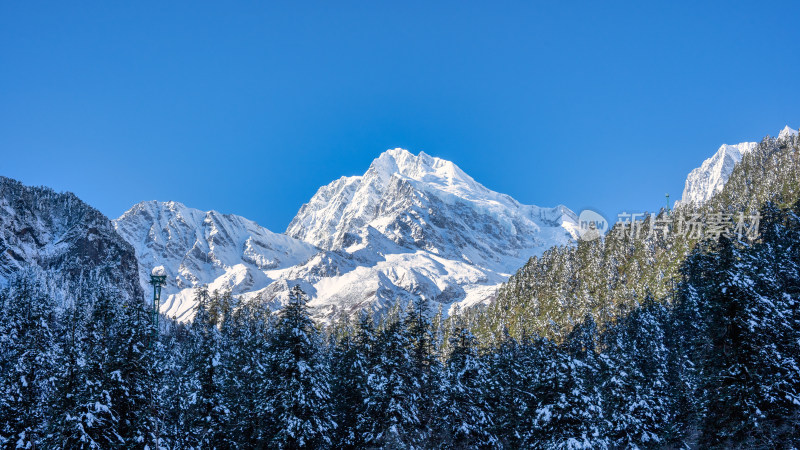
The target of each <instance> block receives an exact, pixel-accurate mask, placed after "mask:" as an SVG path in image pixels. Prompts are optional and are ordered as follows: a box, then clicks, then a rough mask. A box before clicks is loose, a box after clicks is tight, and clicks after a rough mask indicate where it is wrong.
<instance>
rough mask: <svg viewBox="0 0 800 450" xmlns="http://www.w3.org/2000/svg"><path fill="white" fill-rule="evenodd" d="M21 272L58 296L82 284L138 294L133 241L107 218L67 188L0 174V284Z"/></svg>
mask: <svg viewBox="0 0 800 450" xmlns="http://www.w3.org/2000/svg"><path fill="white" fill-rule="evenodd" d="M23 272H24V273H27V274H29V275H30V276H35V277H46V278H47V279H49V280H50V281H51V282H52V283H51V284H52V285H54V286H57V289H58V290H60V291H61V292H60V293H61V294H62V296H63V298H68V297H75V296H76V295H77V292H76V291H77V290H78V289H80V288H81V285H83V286H84V287H88V288H93V289H94V288H96V289H100V288H103V287H109V288H112V289H114V290H116V291H118V292H119V293H120V295H121V296H122V297H123V298H139V299H141V298H143V292H142V288H141V284H140V283H139V282H138V281H139V280H138V275H137V273H138V264H137V260H136V257H135V253H134V250H133V247H131V246H130V244H128V243H127V242H126V241H125V240H124V239H123V238H122V237H121V236H120V235H119V234H117V232H116V230H115V229H114V226H113V224H112V223H111V221H110V220H109V219H108V218H106V217H105V216H104V215H103V214H101V213H100V212H99V211H97V210H96V209H94V208H92V207H91V206H89V205H87V204H86V203H84V202H82V201H81V200H80V199H78V198H77V197H76V196H75V195H73V194H71V193H57V192H55V191H53V190H52V189H48V188H42V187H28V186H24V185H22V184H21V183H19V182H18V181H15V180H12V179H9V178H5V177H0V284H5V283H6V282H7V281H8V280H9V279H10V278H12V277H14V276H16V275H18V274H21V273H23Z"/></svg>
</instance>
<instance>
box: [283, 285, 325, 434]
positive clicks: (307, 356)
mask: <svg viewBox="0 0 800 450" xmlns="http://www.w3.org/2000/svg"><path fill="white" fill-rule="evenodd" d="M306 301H307V298H306V294H305V293H304V292H303V291H302V290H301V289H300V287H299V286H295V287H294V288H292V290H291V291H290V293H289V303H288V304H287V305H286V306H285V307H284V308H283V310H281V312H280V321H279V322H278V324H277V327H276V330H275V334H274V336H273V339H272V346H271V349H270V362H269V364H270V367H271V370H272V372H271V379H270V392H271V393H272V397H271V398H270V409H271V410H272V411H273V414H274V417H275V425H274V434H273V436H272V439H271V445H272V446H274V447H276V448H306V447H311V448H320V447H328V446H330V445H331V444H332V440H331V436H332V434H333V430H334V429H335V428H336V423H335V422H334V421H333V420H331V411H330V408H329V405H330V386H329V384H328V380H329V370H328V367H326V366H325V364H324V361H323V359H322V355H321V352H320V348H321V344H320V336H319V331H318V330H317V328H316V327H315V326H314V322H313V321H312V320H311V318H310V316H309V313H308V309H307V307H306Z"/></svg>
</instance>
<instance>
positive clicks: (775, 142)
mask: <svg viewBox="0 0 800 450" xmlns="http://www.w3.org/2000/svg"><path fill="white" fill-rule="evenodd" d="M787 128H788V127H787ZM740 145H741V144H740ZM722 150H725V151H728V150H729V149H727V150H726V148H725V146H723V148H722V149H721V151H722ZM719 155H720V153H718V154H717V155H715V157H712V160H713V159H714V158H716V157H718V156H719ZM707 162H708V161H707ZM704 167H706V164H705V163H704ZM728 169H730V175H729V177H725V178H726V181H727V182H726V183H724V186H723V188H722V189H721V191H719V192H717V193H716V194H712V195H711V196H709V197H708V198H707V199H706V200H704V201H703V202H686V203H684V202H681V203H680V204H679V205H678V206H677V207H676V209H675V210H673V211H672V213H671V214H670V215H668V214H667V213H666V211H663V210H662V211H661V212H660V213H658V215H657V216H656V217H655V221H654V220H653V217H652V216H650V215H647V214H645V215H644V217H645V220H644V221H643V222H642V223H641V225H640V227H639V230H638V232H637V234H638V237H635V236H634V235H633V232H634V229H633V228H632V227H631V226H630V225H629V226H628V227H627V228H623V227H622V226H620V225H619V224H617V225H615V226H614V227H613V228H612V229H611V230H610V231H609V233H608V234H607V235H606V236H605V237H604V238H603V239H597V240H594V241H589V242H584V241H580V242H578V244H577V245H575V246H562V247H554V248H552V249H550V250H548V251H546V252H545V253H544V254H543V255H542V256H541V257H534V258H531V260H530V261H528V262H527V263H526V264H525V265H524V266H523V267H522V268H521V269H520V270H519V271H518V272H517V273H515V274H514V275H513V276H511V277H510V279H509V281H508V282H507V283H505V284H504V285H503V286H502V287H501V288H500V289H499V292H498V296H497V300H496V301H495V302H494V303H492V304H490V305H488V306H487V307H486V308H485V309H482V310H477V311H474V312H472V313H471V314H474V317H472V318H471V320H472V321H473V322H474V323H475V327H476V330H477V331H478V333H479V335H480V336H481V338H482V339H484V340H486V341H493V340H495V339H501V338H502V336H503V334H504V330H506V329H507V330H508V331H509V332H510V333H511V335H512V336H515V337H522V336H524V335H531V334H537V335H540V336H545V337H550V338H553V339H555V340H557V341H558V340H562V339H564V338H565V336H566V335H567V334H568V333H569V332H570V331H571V330H572V327H573V326H575V325H576V324H578V323H580V322H581V321H583V320H584V319H585V318H586V317H592V318H593V319H594V321H595V322H597V323H598V324H599V326H600V327H601V328H602V327H603V326H605V325H607V324H610V323H612V322H613V321H614V320H616V318H618V317H623V316H625V315H626V314H627V313H628V312H629V311H631V310H633V309H634V308H635V307H636V306H637V305H639V304H641V303H643V302H644V301H645V299H646V298H648V297H649V298H651V299H654V300H658V301H671V299H672V296H673V295H674V289H675V288H676V286H677V285H678V283H679V282H680V280H681V274H680V267H681V265H682V264H683V262H684V260H685V258H686V256H687V255H688V254H689V253H690V252H691V250H692V249H693V248H694V247H695V245H696V244H697V243H698V242H700V241H701V240H703V239H706V240H709V239H710V240H714V239H716V237H718V235H719V232H720V228H719V227H717V229H716V231H714V230H713V229H712V228H711V227H710V226H709V225H710V224H713V223H714V221H717V223H719V221H721V220H727V223H730V224H732V226H730V227H727V233H729V234H731V235H734V236H736V238H737V239H746V236H742V234H746V232H747V230H748V229H747V228H743V229H741V230H737V229H736V228H735V225H736V223H737V222H738V221H739V214H740V213H741V214H743V215H744V216H743V218H744V220H743V221H742V223H745V224H746V225H747V226H750V225H753V223H752V222H753V221H754V219H751V218H750V215H752V214H756V213H758V211H759V210H760V209H761V207H762V206H763V205H764V204H766V203H767V202H768V201H772V202H775V203H776V204H777V205H778V206H782V207H791V206H792V205H794V203H795V202H797V201H798V199H800V138H798V134H797V132H796V131H792V130H789V131H787V130H786V129H784V131H782V132H781V134H780V135H779V137H777V138H772V137H766V138H764V139H763V140H762V141H761V142H760V143H758V144H757V145H755V146H753V147H752V149H751V150H749V151H747V152H745V154H744V155H743V156H742V158H741V161H740V162H739V163H738V164H736V165H735V166H734V167H732V168H730V167H728V168H726V170H728ZM696 174H697V170H695V171H693V172H692V174H690V175H689V177H690V178H692V177H693V176H695V175H696ZM690 184H691V183H690V182H689V181H687V186H689V185H690ZM709 186H710V187H709V189H711V190H712V191H716V190H717V187H716V186H711V185H709ZM701 197H702V196H697V195H694V196H692V195H690V196H689V197H688V198H694V199H698V198H701ZM702 198H704V197H702ZM719 214H729V216H719ZM726 217H727V218H726ZM696 218H699V219H697V220H699V221H700V222H702V223H703V224H704V227H703V228H702V230H703V232H702V233H700V234H699V235H697V234H696V230H697V227H695V228H692V226H693V225H692V223H693V221H696ZM664 229H666V230H667V232H666V233H665V232H664V231H663V230H664Z"/></svg>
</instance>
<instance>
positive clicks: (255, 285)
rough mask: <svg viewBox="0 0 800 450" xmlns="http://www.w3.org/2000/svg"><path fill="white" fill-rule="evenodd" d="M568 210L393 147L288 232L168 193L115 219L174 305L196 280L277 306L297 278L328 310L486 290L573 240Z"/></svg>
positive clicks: (320, 308) (324, 194) (465, 299)
mask: <svg viewBox="0 0 800 450" xmlns="http://www.w3.org/2000/svg"><path fill="white" fill-rule="evenodd" d="M576 221H577V218H576V216H575V214H574V213H573V212H572V211H570V210H569V209H567V208H566V207H564V206H557V207H555V208H539V207H536V206H529V205H522V204H520V203H519V202H517V201H516V200H514V199H513V198H511V197H509V196H507V195H504V194H499V193H496V192H493V191H491V190H489V189H487V188H485V187H484V186H482V185H480V184H479V183H477V182H476V181H475V180H473V179H472V178H471V177H469V176H468V175H467V174H465V173H464V172H463V171H462V170H461V169H459V168H458V167H457V166H456V165H455V164H453V163H451V162H449V161H445V160H442V159H439V158H434V157H431V156H428V155H426V154H424V153H420V154H419V155H413V154H411V153H410V152H408V151H406V150H402V149H394V150H389V151H386V152H384V153H383V154H381V155H380V156H379V157H378V158H377V159H375V160H374V161H373V162H372V164H371V165H370V167H369V169H368V170H367V172H366V173H365V174H364V175H363V176H357V177H343V178H340V179H339V180H336V181H334V182H333V183H331V184H329V185H327V186H323V187H322V188H320V189H319V191H318V192H317V193H316V194H315V195H314V197H313V198H312V199H311V200H310V201H309V203H307V204H306V205H304V206H303V207H302V208H301V209H300V211H299V213H298V214H297V216H296V217H295V218H294V219H293V220H292V222H291V224H290V225H289V227H288V230H287V232H286V235H279V234H275V233H271V232H269V231H268V230H266V229H264V228H261V227H259V226H258V225H256V224H255V223H253V222H251V221H248V220H246V219H243V218H241V217H236V216H223V215H220V214H218V213H215V212H209V213H205V212H201V211H198V210H193V209H191V208H187V207H185V206H183V205H181V204H179V203H173V202H169V203H156V202H148V203H141V204H138V205H136V206H134V207H133V208H132V209H131V210H130V211H128V212H126V213H125V214H124V215H123V216H122V217H120V218H119V219H117V220H116V221H115V225H116V227H117V230H118V231H119V232H120V234H121V235H122V236H124V237H125V238H126V239H127V240H128V241H129V242H130V243H131V244H132V245H133V246H134V247H135V248H136V253H137V257H138V258H139V261H140V265H141V267H142V269H141V271H140V278H141V282H142V283H143V285H145V286H146V283H147V280H148V279H149V273H148V270H149V269H150V268H152V267H154V266H157V265H163V266H164V267H165V268H166V270H167V273H168V280H170V282H171V284H172V286H171V287H170V286H168V287H167V288H166V290H165V293H166V294H167V299H166V301H165V302H164V306H163V309H162V311H163V312H165V313H166V314H168V315H170V316H177V317H178V318H179V319H182V320H187V319H190V318H191V314H192V313H191V308H192V306H193V300H192V288H193V287H194V286H197V285H200V284H209V285H210V288H212V289H215V288H223V287H229V288H231V289H233V292H234V293H235V294H239V295H241V297H242V298H244V299H246V300H247V299H254V298H257V299H259V300H260V301H264V302H268V303H270V304H271V305H272V306H273V307H274V308H279V307H280V306H281V305H282V304H283V303H284V302H285V301H286V295H287V291H288V287H289V286H291V285H294V284H300V286H301V287H302V288H303V289H304V290H306V292H308V293H309V294H310V296H311V298H312V300H311V302H310V306H311V307H313V308H314V310H315V315H316V316H317V317H318V318H320V319H323V320H324V319H329V318H331V317H332V316H335V315H338V314H350V313H352V312H355V311H357V310H360V309H363V308H367V309H370V310H374V311H382V310H385V309H386V308H388V307H390V306H391V305H392V304H394V303H395V302H396V301H398V300H410V299H412V298H415V297H417V296H420V295H423V296H426V297H427V298H430V299H432V300H435V301H436V302H438V303H439V304H441V306H442V307H443V308H445V310H447V308H449V307H451V306H452V305H455V304H460V305H472V304H476V303H479V302H483V301H487V300H489V299H491V298H492V296H493V295H494V293H495V290H496V288H497V286H498V285H499V284H500V283H502V282H504V281H505V280H506V279H507V278H508V276H509V274H511V273H512V272H514V271H515V270H516V269H517V268H519V267H520V266H522V265H523V264H524V263H525V262H526V261H527V260H528V259H529V258H530V257H531V256H533V255H540V254H541V253H542V252H544V250H546V249H547V248H549V247H551V246H553V245H564V244H568V243H570V242H572V241H573V239H574V237H575V236H577V229H576V228H577V225H576ZM303 241H304V242H303Z"/></svg>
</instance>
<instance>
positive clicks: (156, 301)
mask: <svg viewBox="0 0 800 450" xmlns="http://www.w3.org/2000/svg"><path fill="white" fill-rule="evenodd" d="M150 284H152V285H153V326H154V329H155V331H154V333H156V336H157V335H158V313H159V310H160V309H161V288H162V287H164V286H166V285H167V272H166V270H164V266H158V267H156V268H154V269H153V271H152V272H151V273H150ZM156 336H154V338H155V337H156Z"/></svg>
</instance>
